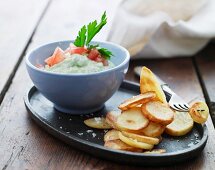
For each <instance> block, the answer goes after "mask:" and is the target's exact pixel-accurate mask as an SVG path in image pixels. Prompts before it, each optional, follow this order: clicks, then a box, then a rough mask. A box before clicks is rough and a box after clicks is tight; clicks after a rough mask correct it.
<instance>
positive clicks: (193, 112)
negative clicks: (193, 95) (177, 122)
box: [189, 102, 209, 124]
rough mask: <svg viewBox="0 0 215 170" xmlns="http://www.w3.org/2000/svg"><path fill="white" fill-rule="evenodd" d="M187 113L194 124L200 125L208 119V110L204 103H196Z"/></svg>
mask: <svg viewBox="0 0 215 170" xmlns="http://www.w3.org/2000/svg"><path fill="white" fill-rule="evenodd" d="M189 113H190V116H191V117H192V119H193V120H194V122H196V123H200V124H202V123H205V122H206V121H207V119H208V115H209V109H208V106H207V104H206V103H205V102H196V103H194V104H193V105H192V106H191V108H190V110H189Z"/></svg>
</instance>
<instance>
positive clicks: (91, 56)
mask: <svg viewBox="0 0 215 170" xmlns="http://www.w3.org/2000/svg"><path fill="white" fill-rule="evenodd" d="M99 56H100V53H99V51H98V50H97V49H92V50H91V51H90V53H89V54H88V56H87V57H88V58H89V59H91V60H96V59H97V58H98V57H99ZM98 62H99V61H98Z"/></svg>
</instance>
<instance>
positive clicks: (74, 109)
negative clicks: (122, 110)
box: [26, 41, 130, 114]
mask: <svg viewBox="0 0 215 170" xmlns="http://www.w3.org/2000/svg"><path fill="white" fill-rule="evenodd" d="M71 42H73V41H61V42H54V43H49V44H45V45H42V46H40V47H38V48H36V49H34V50H32V51H31V52H29V53H28V54H27V55H26V66H27V71H28V74H29V76H30V78H31V80H32V81H33V83H34V85H35V86H36V88H37V89H38V90H39V91H40V92H41V94H43V95H44V96H45V97H46V98H47V99H48V100H50V101H51V102H53V103H54V107H55V108H56V109H57V110H59V111H61V112H64V113H70V114H87V113H91V112H94V111H96V110H99V109H101V108H102V107H103V106H104V103H105V102H106V101H107V100H108V99H109V98H110V97H111V96H112V95H113V94H114V93H115V92H116V90H117V89H118V88H119V86H120V84H121V83H122V81H123V79H124V76H125V74H126V72H127V70H128V65H129V59H130V55H129V53H128V51H127V50H126V49H125V48H123V47H121V46H119V45H116V44H113V43H110V42H96V41H94V42H92V44H99V45H100V46H101V47H104V48H107V49H109V50H110V51H112V53H113V55H114V56H113V57H111V62H113V63H114V64H115V67H114V68H111V69H109V70H105V71H101V72H97V73H89V74H80V73H77V74H76V73H73V74H61V73H52V72H48V71H45V70H42V69H39V68H37V67H36V66H35V65H37V64H43V65H45V63H44V60H45V59H46V58H47V57H48V56H51V55H52V54H53V52H54V50H55V48H56V47H57V46H59V47H60V48H62V49H63V50H65V49H66V48H67V47H68V46H69V44H70V43H71Z"/></svg>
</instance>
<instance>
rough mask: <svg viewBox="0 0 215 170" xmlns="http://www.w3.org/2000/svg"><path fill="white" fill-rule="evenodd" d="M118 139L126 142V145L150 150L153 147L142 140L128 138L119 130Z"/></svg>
mask: <svg viewBox="0 0 215 170" xmlns="http://www.w3.org/2000/svg"><path fill="white" fill-rule="evenodd" d="M119 139H120V140H121V141H123V142H124V143H126V144H127V145H129V146H132V147H135V148H140V149H147V150H151V149H152V148H153V147H154V145H151V144H147V143H144V142H138V141H137V140H135V139H132V138H128V137H126V136H124V135H123V134H122V133H121V132H119Z"/></svg>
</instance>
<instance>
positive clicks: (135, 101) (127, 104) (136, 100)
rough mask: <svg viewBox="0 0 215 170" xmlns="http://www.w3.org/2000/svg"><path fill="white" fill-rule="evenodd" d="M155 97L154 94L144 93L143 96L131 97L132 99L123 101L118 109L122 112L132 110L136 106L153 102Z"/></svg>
mask: <svg viewBox="0 0 215 170" xmlns="http://www.w3.org/2000/svg"><path fill="white" fill-rule="evenodd" d="M155 97H156V94H155V93H154V92H146V93H143V94H139V95H137V96H133V97H132V98H129V99H127V100H125V101H124V102H123V103H121V104H120V105H119V106H118V108H119V109H120V110H122V111H125V110H128V109H131V108H134V107H136V106H138V105H141V104H143V103H146V102H149V101H151V100H153V99H154V98H155Z"/></svg>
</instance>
